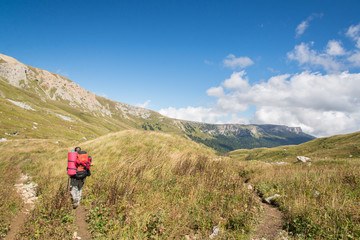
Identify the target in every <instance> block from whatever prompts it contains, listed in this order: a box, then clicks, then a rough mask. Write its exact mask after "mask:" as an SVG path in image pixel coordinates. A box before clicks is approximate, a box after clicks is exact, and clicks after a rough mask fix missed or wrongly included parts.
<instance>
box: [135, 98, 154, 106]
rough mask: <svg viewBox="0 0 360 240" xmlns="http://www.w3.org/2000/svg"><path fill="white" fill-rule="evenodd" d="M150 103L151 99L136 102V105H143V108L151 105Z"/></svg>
mask: <svg viewBox="0 0 360 240" xmlns="http://www.w3.org/2000/svg"><path fill="white" fill-rule="evenodd" d="M150 103H151V100H147V101H146V102H144V103H138V104H136V105H135V106H136V107H141V108H147V106H149V104H150Z"/></svg>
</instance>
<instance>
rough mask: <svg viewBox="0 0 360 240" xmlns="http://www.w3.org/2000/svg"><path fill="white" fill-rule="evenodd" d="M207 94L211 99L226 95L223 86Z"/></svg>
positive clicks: (214, 88) (213, 88)
mask: <svg viewBox="0 0 360 240" xmlns="http://www.w3.org/2000/svg"><path fill="white" fill-rule="evenodd" d="M206 94H207V95H209V96H211V97H223V96H224V95H225V93H224V89H223V88H222V87H221V86H220V87H212V88H209V89H208V90H207V91H206Z"/></svg>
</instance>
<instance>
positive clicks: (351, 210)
mask: <svg viewBox="0 0 360 240" xmlns="http://www.w3.org/2000/svg"><path fill="white" fill-rule="evenodd" d="M359 141H360V132H356V133H352V134H346V135H337V136H332V137H327V138H319V139H315V140H312V141H310V142H307V143H303V144H300V145H298V146H282V147H276V148H261V149H253V150H237V151H233V152H231V153H229V156H230V158H231V159H233V160H236V161H238V163H242V164H243V165H242V166H245V167H246V169H247V170H246V171H247V175H246V178H247V180H246V181H247V182H248V184H251V185H253V186H254V188H255V190H256V191H257V192H258V194H259V195H260V196H262V198H263V199H266V198H268V197H271V196H274V195H275V194H278V197H276V198H274V199H273V200H271V201H272V204H274V205H276V206H277V207H278V208H279V209H280V210H281V211H282V212H283V213H284V215H285V219H284V220H285V224H284V229H287V231H289V233H290V234H292V235H293V236H295V239H359V238H360V218H359V216H360V204H359V203H360V201H359V200H360V191H359V189H360V181H359V177H360V176H359V172H360V147H359ZM297 156H306V157H309V158H310V162H309V163H300V162H298V161H297Z"/></svg>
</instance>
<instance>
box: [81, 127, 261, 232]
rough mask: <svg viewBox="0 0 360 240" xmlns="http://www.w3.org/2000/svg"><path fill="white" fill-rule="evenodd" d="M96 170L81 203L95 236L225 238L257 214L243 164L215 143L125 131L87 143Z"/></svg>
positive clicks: (244, 227)
mask: <svg viewBox="0 0 360 240" xmlns="http://www.w3.org/2000/svg"><path fill="white" fill-rule="evenodd" d="M84 147H86V148H87V149H91V151H92V152H93V153H94V154H93V158H94V161H95V166H94V168H93V175H92V177H91V178H89V180H88V183H87V184H88V185H87V188H86V193H85V196H84V202H86V206H87V208H89V210H90V216H89V222H90V227H91V231H92V234H93V236H94V237H95V238H97V239H108V238H111V239H129V238H130V239H146V238H149V239H152V238H156V239H159V238H160V239H168V238H172V239H174V238H175V239H181V238H184V236H185V235H189V236H190V237H191V236H198V237H199V238H206V237H208V236H209V235H210V234H211V233H212V229H213V227H214V226H219V227H221V228H222V229H223V237H224V238H232V239H241V238H245V237H246V236H247V234H248V233H249V231H250V229H251V226H252V224H253V223H254V219H255V216H256V213H257V209H258V208H257V203H256V201H255V199H254V196H253V195H252V194H251V193H250V192H249V191H248V190H247V189H246V188H245V187H244V185H243V181H244V179H243V178H242V177H241V174H240V173H241V172H242V168H241V167H239V166H236V165H233V164H231V163H229V162H228V161H225V160H224V161H215V160H218V157H217V156H216V155H215V154H214V152H213V151H212V150H209V149H206V148H203V147H202V146H200V145H198V144H196V143H194V142H191V141H186V140H184V139H183V138H181V137H174V136H170V135H166V134H160V133H143V132H139V131H126V132H122V133H120V134H114V135H112V136H107V137H104V138H102V139H98V140H97V141H93V142H90V143H88V144H86V145H85V146H84Z"/></svg>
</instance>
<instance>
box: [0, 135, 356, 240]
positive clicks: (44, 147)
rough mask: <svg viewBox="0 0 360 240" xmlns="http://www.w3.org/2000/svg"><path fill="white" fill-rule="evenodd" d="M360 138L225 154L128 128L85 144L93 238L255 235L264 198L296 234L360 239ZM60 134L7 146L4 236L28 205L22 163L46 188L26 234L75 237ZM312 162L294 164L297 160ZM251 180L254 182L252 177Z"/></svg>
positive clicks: (0, 222)
mask: <svg viewBox="0 0 360 240" xmlns="http://www.w3.org/2000/svg"><path fill="white" fill-rule="evenodd" d="M359 140H360V134H359V133H354V134H348V135H343V136H334V137H330V138H323V139H315V140H313V141H311V142H308V143H305V144H302V145H298V146H282V147H277V148H269V149H265V148H264V149H253V150H237V151H234V152H231V153H230V154H229V156H224V155H221V156H220V155H218V154H216V152H214V151H213V150H212V149H210V148H207V147H204V146H203V145H201V144H198V143H195V142H193V141H190V140H187V139H184V138H182V137H179V136H173V135H169V134H164V133H157V132H149V131H140V130H126V131H122V132H118V133H111V134H108V135H105V136H102V137H99V138H97V139H95V140H91V141H87V142H85V143H83V144H81V147H82V148H83V150H86V151H88V152H89V154H90V155H91V156H92V157H93V160H94V166H93V167H92V175H91V177H89V178H88V179H87V180H86V183H85V186H84V189H83V198H82V205H84V207H85V208H86V209H87V211H88V215H87V221H88V223H89V231H90V233H91V236H92V238H93V239H187V238H190V239H195V238H196V239H208V238H209V235H210V234H211V233H212V231H213V228H214V226H218V228H220V229H221V233H220V235H219V236H218V237H217V239H251V235H252V233H253V231H254V229H255V228H256V225H257V224H258V222H260V219H261V216H262V212H261V211H262V209H261V206H260V204H259V201H258V197H257V196H256V194H254V193H253V191H251V190H248V188H247V185H248V184H251V185H252V186H253V187H254V189H255V191H256V192H257V193H258V194H259V195H260V196H262V197H263V198H266V197H269V196H272V195H274V194H280V195H281V197H278V198H275V199H273V204H274V205H276V206H277V207H278V208H279V209H280V210H281V211H282V212H283V213H284V216H285V218H284V225H283V229H284V230H285V231H287V232H289V236H290V237H289V238H290V239H359V238H360V227H359V226H360V210H359V209H360V204H359V203H360V180H359V170H360V151H359V147H358V144H357V143H358V142H359ZM73 145H74V142H66V141H64V142H60V143H57V141H56V140H55V139H54V140H52V139H50V140H49V139H46V140H39V139H38V140H35V139H23V140H20V139H19V140H11V141H5V142H0V150H1V152H2V155H1V156H0V171H1V175H0V178H1V181H2V185H3V187H2V188H1V189H0V230H1V236H5V235H6V232H7V231H8V228H9V224H10V221H11V219H12V218H13V217H14V216H15V214H16V213H17V212H18V211H19V210H20V209H21V207H22V201H21V199H20V197H19V196H18V194H17V193H16V191H15V190H14V187H13V185H14V183H15V182H16V179H17V178H18V171H17V170H16V166H20V165H19V164H21V170H22V171H23V172H24V173H28V174H30V175H31V176H32V181H34V182H36V183H37V184H38V186H37V189H36V191H37V194H38V197H39V199H38V201H37V203H36V206H35V208H34V210H33V211H32V212H31V214H30V215H29V218H28V220H27V222H26V223H25V226H24V229H23V230H22V231H21V232H20V234H19V235H18V238H19V239H72V237H73V233H74V232H75V231H76V226H75V223H74V221H75V216H74V210H73V209H72V206H71V202H70V196H69V193H68V191H67V179H68V177H67V175H66V165H67V152H68V151H70V150H71V148H73V147H74V146H73ZM298 155H304V156H308V157H310V158H311V165H310V164H308V163H305V164H302V163H296V156H298ZM245 182H246V183H245Z"/></svg>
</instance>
